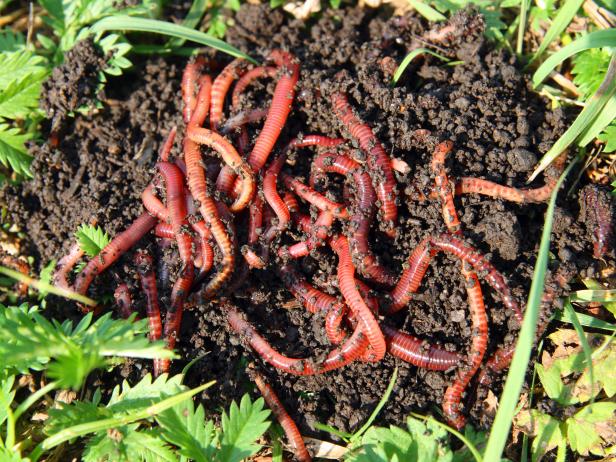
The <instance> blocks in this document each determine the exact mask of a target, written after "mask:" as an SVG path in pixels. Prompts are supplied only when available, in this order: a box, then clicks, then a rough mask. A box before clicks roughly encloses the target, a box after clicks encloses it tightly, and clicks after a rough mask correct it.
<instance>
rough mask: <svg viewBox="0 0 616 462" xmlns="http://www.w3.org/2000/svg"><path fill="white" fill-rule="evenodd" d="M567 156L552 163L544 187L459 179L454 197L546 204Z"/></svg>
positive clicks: (563, 155)
mask: <svg viewBox="0 0 616 462" xmlns="http://www.w3.org/2000/svg"><path fill="white" fill-rule="evenodd" d="M566 160H567V154H566V153H563V154H561V155H560V157H558V158H557V159H556V161H554V164H553V173H552V174H551V175H546V180H545V185H544V186H541V187H539V188H534V189H519V188H512V187H510V186H503V185H500V184H498V183H494V182H492V181H489V180H483V179H481V178H468V177H465V178H460V180H458V182H457V183H456V188H455V191H456V195H461V194H481V195H484V196H489V197H494V198H497V199H504V200H506V201H509V202H517V203H521V204H525V203H528V202H546V201H547V200H548V199H549V198H550V195H551V194H552V191H553V190H554V187H555V186H556V182H557V181H558V176H559V175H560V172H562V170H563V168H564V166H565V161H566Z"/></svg>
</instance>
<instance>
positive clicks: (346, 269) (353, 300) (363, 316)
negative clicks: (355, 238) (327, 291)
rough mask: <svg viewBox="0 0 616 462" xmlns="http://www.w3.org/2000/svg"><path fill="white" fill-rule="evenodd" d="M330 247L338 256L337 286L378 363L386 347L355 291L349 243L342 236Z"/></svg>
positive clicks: (375, 324) (374, 321)
mask: <svg viewBox="0 0 616 462" xmlns="http://www.w3.org/2000/svg"><path fill="white" fill-rule="evenodd" d="M330 243H331V247H332V249H333V250H334V252H336V254H337V255H338V286H339V287H340V292H341V293H342V296H343V297H344V299H345V301H346V303H347V304H348V305H349V308H350V309H351V311H353V312H354V313H355V315H356V316H357V318H358V319H359V321H360V325H361V330H362V331H363V332H364V333H365V335H366V337H368V340H369V341H370V345H371V346H372V348H373V355H374V360H375V361H378V360H380V359H382V358H383V356H385V352H386V350H387V346H386V344H385V339H384V337H383V332H381V329H380V328H379V323H378V322H377V320H376V319H375V317H374V315H373V314H372V311H371V310H370V308H369V307H368V306H367V305H366V302H365V301H364V299H363V298H362V296H361V294H360V293H359V291H358V290H357V285H356V283H355V277H354V275H355V268H354V267H353V261H352V259H351V252H350V250H349V241H348V240H347V238H346V237H344V236H337V237H334V238H332V239H331V241H330Z"/></svg>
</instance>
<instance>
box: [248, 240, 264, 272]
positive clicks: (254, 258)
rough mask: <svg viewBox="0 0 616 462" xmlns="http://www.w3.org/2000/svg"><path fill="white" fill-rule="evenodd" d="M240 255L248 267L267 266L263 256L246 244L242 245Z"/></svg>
mask: <svg viewBox="0 0 616 462" xmlns="http://www.w3.org/2000/svg"><path fill="white" fill-rule="evenodd" d="M242 256H243V257H244V260H246V263H247V264H248V266H249V267H250V268H257V269H263V268H265V267H266V266H267V265H266V263H265V261H264V260H263V258H261V257H260V256H259V255H257V254H256V253H255V251H254V250H253V249H251V248H250V247H248V246H247V245H245V246H243V247H242Z"/></svg>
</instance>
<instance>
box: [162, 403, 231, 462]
mask: <svg viewBox="0 0 616 462" xmlns="http://www.w3.org/2000/svg"><path fill="white" fill-rule="evenodd" d="M156 421H157V422H158V424H159V425H160V426H161V428H162V436H163V438H164V439H165V440H166V441H168V442H169V443H171V444H173V445H174V446H177V447H178V448H179V453H180V454H181V455H182V456H184V457H186V458H188V459H191V460H194V461H195V462H208V461H211V460H213V459H214V455H215V454H216V452H217V451H218V442H219V432H218V430H217V429H216V427H215V426H214V423H213V422H212V421H211V420H208V421H207V422H206V421H205V411H204V409H203V406H201V405H199V406H198V407H197V409H196V410H195V404H194V403H193V402H192V400H189V401H184V402H183V403H180V404H178V405H176V406H174V407H172V408H171V409H167V410H166V411H164V412H162V413H160V414H159V415H158V416H157V417H156Z"/></svg>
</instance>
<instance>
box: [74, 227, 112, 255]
mask: <svg viewBox="0 0 616 462" xmlns="http://www.w3.org/2000/svg"><path fill="white" fill-rule="evenodd" d="M75 238H76V239H77V242H79V247H81V250H83V251H84V252H85V253H86V255H88V256H89V257H96V256H97V255H98V254H99V253H100V252H101V250H103V249H104V248H105V247H106V246H107V245H108V244H109V242H111V239H110V238H109V234H107V233H106V232H105V231H103V229H102V228H100V227H99V226H92V225H86V224H82V225H81V226H79V228H77V232H75Z"/></svg>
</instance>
